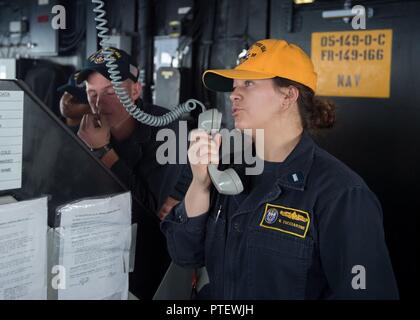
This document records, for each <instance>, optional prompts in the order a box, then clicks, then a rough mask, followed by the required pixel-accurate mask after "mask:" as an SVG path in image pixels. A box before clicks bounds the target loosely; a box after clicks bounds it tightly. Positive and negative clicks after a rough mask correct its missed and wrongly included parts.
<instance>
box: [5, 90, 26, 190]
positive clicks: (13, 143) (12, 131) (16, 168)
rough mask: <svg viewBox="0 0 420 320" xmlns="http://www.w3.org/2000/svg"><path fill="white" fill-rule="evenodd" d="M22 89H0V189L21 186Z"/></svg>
mask: <svg viewBox="0 0 420 320" xmlns="http://www.w3.org/2000/svg"><path fill="white" fill-rule="evenodd" d="M22 143H23V91H0V191H1V190H9V189H19V188H21V187H22Z"/></svg>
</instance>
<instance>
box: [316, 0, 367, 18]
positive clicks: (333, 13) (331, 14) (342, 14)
mask: <svg viewBox="0 0 420 320" xmlns="http://www.w3.org/2000/svg"><path fill="white" fill-rule="evenodd" d="M357 7H360V8H359V9H357V10H356V8H357ZM361 10H362V11H361ZM361 12H363V13H362V14H363V15H365V16H367V17H368V18H372V16H373V9H372V8H367V9H366V8H365V7H364V6H355V7H353V8H352V7H351V0H346V1H344V9H341V10H326V11H322V17H323V18H324V19H340V18H342V19H343V20H344V22H346V23H348V22H349V21H350V18H353V17H355V16H357V15H360V13H361Z"/></svg>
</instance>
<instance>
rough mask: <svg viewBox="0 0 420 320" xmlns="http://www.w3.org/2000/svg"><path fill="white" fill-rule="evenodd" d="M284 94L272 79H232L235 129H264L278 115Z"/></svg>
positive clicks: (231, 98)
mask: <svg viewBox="0 0 420 320" xmlns="http://www.w3.org/2000/svg"><path fill="white" fill-rule="evenodd" d="M283 99H284V95H283V94H282V93H281V91H280V90H279V89H277V88H275V87H274V82H273V80H272V79H263V80H237V79H235V80H233V91H232V93H231V94H230V100H231V102H232V115H233V118H234V120H235V128H237V129H241V130H242V129H265V128H267V127H268V126H270V123H273V120H274V119H275V118H276V117H278V116H280V113H281V105H282V102H283Z"/></svg>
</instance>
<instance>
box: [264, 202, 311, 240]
mask: <svg viewBox="0 0 420 320" xmlns="http://www.w3.org/2000/svg"><path fill="white" fill-rule="evenodd" d="M310 222H311V218H310V216H309V213H308V212H306V211H303V210H298V209H294V208H288V207H284V206H279V205H274V204H270V203H267V204H266V205H265V211H264V215H263V217H262V219H261V222H260V226H261V227H263V228H267V229H272V230H277V231H280V232H284V233H288V234H292V235H295V236H297V237H300V238H305V237H306V233H307V232H308V229H309V224H310Z"/></svg>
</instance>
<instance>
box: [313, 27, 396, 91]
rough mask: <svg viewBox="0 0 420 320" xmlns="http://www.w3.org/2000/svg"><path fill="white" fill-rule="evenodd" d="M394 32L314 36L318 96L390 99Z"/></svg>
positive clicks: (315, 34) (350, 32)
mask: <svg viewBox="0 0 420 320" xmlns="http://www.w3.org/2000/svg"><path fill="white" fill-rule="evenodd" d="M391 52H392V30H391V29H384V30H368V31H340V32H314V33H312V45H311V58H312V61H313V63H314V66H315V71H316V72H317V74H318V84H317V92H316V93H317V95H320V96H340V97H370V98H389V95H390V80H391Z"/></svg>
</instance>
